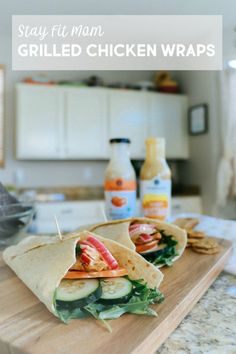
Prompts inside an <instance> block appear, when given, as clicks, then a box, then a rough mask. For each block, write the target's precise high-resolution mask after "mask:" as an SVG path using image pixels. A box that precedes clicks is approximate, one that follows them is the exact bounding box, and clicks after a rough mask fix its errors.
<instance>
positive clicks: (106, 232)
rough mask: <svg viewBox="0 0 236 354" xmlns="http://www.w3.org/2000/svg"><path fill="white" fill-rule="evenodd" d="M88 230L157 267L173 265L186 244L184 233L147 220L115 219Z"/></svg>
mask: <svg viewBox="0 0 236 354" xmlns="http://www.w3.org/2000/svg"><path fill="white" fill-rule="evenodd" d="M90 230H91V231H92V232H95V233H96V234H98V235H100V236H102V237H106V238H110V239H112V240H114V241H117V242H119V243H121V244H123V245H124V246H126V247H128V248H130V249H131V250H133V251H136V252H137V253H139V254H140V255H142V256H143V257H144V258H145V259H146V260H147V261H149V262H150V263H152V264H154V265H155V266H157V267H161V266H163V265H171V264H172V263H173V262H175V261H176V260H177V259H178V258H179V257H180V256H181V255H182V253H183V252H184V249H185V247H186V243H187V234H186V232H185V231H184V230H182V229H180V228H179V227H177V226H175V225H172V224H168V223H165V222H161V221H157V220H153V219H148V218H131V219H123V220H115V221H111V222H106V223H103V224H97V225H93V226H91V227H90Z"/></svg>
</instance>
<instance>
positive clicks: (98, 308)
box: [57, 277, 164, 331]
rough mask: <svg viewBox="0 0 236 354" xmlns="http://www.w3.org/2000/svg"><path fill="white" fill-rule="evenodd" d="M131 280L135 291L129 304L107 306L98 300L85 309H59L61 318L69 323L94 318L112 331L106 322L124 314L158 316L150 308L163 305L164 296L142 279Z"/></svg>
mask: <svg viewBox="0 0 236 354" xmlns="http://www.w3.org/2000/svg"><path fill="white" fill-rule="evenodd" d="M127 278H128V277H127ZM128 279H129V278H128ZM129 280H130V281H131V282H132V284H133V290H132V296H131V298H130V299H129V301H128V302H126V303H120V304H114V305H112V304H111V305H106V304H104V303H101V302H99V300H97V301H96V302H94V303H91V304H89V305H86V306H85V307H83V308H76V309H74V310H63V309H57V313H58V316H59V318H60V319H61V320H62V321H63V322H65V323H67V322H68V321H69V320H70V319H74V318H84V317H88V316H92V317H94V318H95V319H97V320H100V321H102V322H103V324H104V325H105V326H106V328H107V329H108V330H109V331H111V328H110V326H109V325H108V324H107V323H106V321H105V320H111V319H116V318H119V317H120V316H122V315H123V314H124V313H133V314H137V315H147V316H157V313H156V311H154V310H153V309H152V308H150V307H149V306H150V305H151V304H155V303H161V302H162V301H163V300H164V296H163V294H162V293H161V292H160V291H159V290H156V289H150V288H149V287H148V286H147V284H146V283H144V281H143V280H142V279H140V280H131V279H129Z"/></svg>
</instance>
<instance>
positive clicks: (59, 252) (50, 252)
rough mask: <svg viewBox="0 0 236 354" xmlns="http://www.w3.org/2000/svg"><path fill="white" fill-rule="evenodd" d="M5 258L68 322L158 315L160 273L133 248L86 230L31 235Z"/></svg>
mask: <svg viewBox="0 0 236 354" xmlns="http://www.w3.org/2000/svg"><path fill="white" fill-rule="evenodd" d="M3 259H4V261H5V262H6V263H7V264H8V266H9V267H11V268H12V269H13V270H14V272H15V273H16V274H17V276H18V277H19V278H20V279H21V280H22V281H23V282H24V283H25V284H26V285H27V287H28V288H29V289H30V290H31V291H32V292H33V293H34V294H35V295H36V296H37V297H38V298H39V300H40V301H41V302H43V303H44V304H45V305H46V307H47V308H48V310H49V311H51V312H52V313H53V314H54V315H55V316H57V317H59V318H60V319H61V320H63V321H64V322H67V321H68V320H70V319H72V318H83V317H86V316H93V317H95V318H96V319H99V320H103V321H104V320H106V319H114V318H118V317H120V316H121V315H122V314H123V313H125V312H129V313H136V314H147V315H156V313H155V311H154V310H153V309H152V308H150V307H149V305H150V304H153V303H157V302H161V301H162V300H163V296H162V294H161V293H160V292H159V291H158V290H157V289H158V287H159V285H160V283H161V281H162V279H163V275H162V273H161V272H160V271H159V270H158V269H156V268H155V267H154V266H153V265H151V264H149V263H148V262H147V261H145V260H144V259H143V258H142V257H141V256H139V255H138V254H137V253H135V252H133V251H132V250H130V249H128V248H126V247H124V246H122V245H120V244H119V243H117V242H114V241H112V240H109V239H105V238H102V237H99V236H97V235H94V234H92V233H91V232H88V231H83V232H81V233H73V234H69V235H66V236H65V237H63V238H62V239H60V238H58V237H52V236H42V237H40V236H30V237H28V238H26V239H24V240H23V241H21V242H20V243H19V244H18V245H16V246H11V247H8V248H7V249H6V250H5V251H4V252H3Z"/></svg>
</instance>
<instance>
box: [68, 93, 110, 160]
mask: <svg viewBox="0 0 236 354" xmlns="http://www.w3.org/2000/svg"><path fill="white" fill-rule="evenodd" d="M106 104H107V93H106V91H105V90H100V89H96V88H93V89H89V88H88V89H80V90H78V89H75V88H72V89H68V90H66V92H65V135H66V141H65V150H66V156H67V157H68V158H72V159H73V158H79V157H81V158H106V157H107V156H108V131H107V130H108V122H107V112H106Z"/></svg>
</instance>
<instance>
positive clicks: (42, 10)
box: [0, 0, 236, 31]
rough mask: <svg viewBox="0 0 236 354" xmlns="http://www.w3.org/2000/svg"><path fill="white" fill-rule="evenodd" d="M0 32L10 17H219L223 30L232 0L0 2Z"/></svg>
mask: <svg viewBox="0 0 236 354" xmlns="http://www.w3.org/2000/svg"><path fill="white" fill-rule="evenodd" d="M0 4H1V11H0V26H1V30H4V31H6V30H9V29H10V27H11V25H10V24H11V15H13V14H15V15H33V14H35V15H52V14H55V15H57V14H58V15H64V14H68V15H75V14H84V15H86V14H88V15H89V14H91V15H92V14H156V15H157V14H163V15H164V14H182V15H185V14H189V15H198V14H199V15H204V14H205V15H207V14H209V15H210V14H212V15H213V14H216V15H220V14H222V15H223V18H224V25H225V26H227V27H228V26H234V25H236V1H235V0H197V1H195V0H40V1H39V0H38V1H34V0H6V1H4V0H0Z"/></svg>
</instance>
